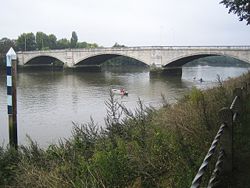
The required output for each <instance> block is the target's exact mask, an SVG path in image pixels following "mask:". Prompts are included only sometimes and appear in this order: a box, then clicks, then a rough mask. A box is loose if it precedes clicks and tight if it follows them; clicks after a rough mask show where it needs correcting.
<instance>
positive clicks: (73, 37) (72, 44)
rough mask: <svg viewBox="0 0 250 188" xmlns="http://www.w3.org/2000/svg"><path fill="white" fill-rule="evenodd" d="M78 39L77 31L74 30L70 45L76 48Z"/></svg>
mask: <svg viewBox="0 0 250 188" xmlns="http://www.w3.org/2000/svg"><path fill="white" fill-rule="evenodd" d="M77 41H78V37H77V34H76V32H75V31H73V32H72V36H71V39H70V47H71V48H76V44H77Z"/></svg>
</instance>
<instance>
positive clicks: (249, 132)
mask: <svg viewBox="0 0 250 188" xmlns="http://www.w3.org/2000/svg"><path fill="white" fill-rule="evenodd" d="M249 99H250V96H248V97H247V102H246V104H245V108H246V113H244V114H243V115H242V116H241V121H240V122H237V123H236V124H235V126H234V133H235V134H234V153H233V156H234V159H233V180H234V181H233V183H234V184H233V187H236V188H245V187H248V186H249V185H250V160H249V159H250V149H249V148H250V101H249Z"/></svg>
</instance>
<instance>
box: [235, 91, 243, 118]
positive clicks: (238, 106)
mask: <svg viewBox="0 0 250 188" xmlns="http://www.w3.org/2000/svg"><path fill="white" fill-rule="evenodd" d="M236 96H237V97H238V100H237V101H236V103H235V106H234V108H233V111H234V112H235V113H237V114H238V115H239V114H241V112H242V100H243V94H242V89H241V88H235V89H234V90H233V97H234V98H235V97H236Z"/></svg>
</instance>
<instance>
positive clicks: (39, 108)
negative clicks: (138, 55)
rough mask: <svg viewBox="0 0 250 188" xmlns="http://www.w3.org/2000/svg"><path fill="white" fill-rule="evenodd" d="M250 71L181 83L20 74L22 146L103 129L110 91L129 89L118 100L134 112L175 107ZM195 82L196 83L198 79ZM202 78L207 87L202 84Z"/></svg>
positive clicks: (2, 79)
mask: <svg viewBox="0 0 250 188" xmlns="http://www.w3.org/2000/svg"><path fill="white" fill-rule="evenodd" d="M248 70H249V69H248V68H239V67H210V66H197V67H183V73H182V78H166V77H159V76H153V77H152V76H150V74H149V72H148V70H144V69H136V70H134V69H128V68H125V69H122V70H121V69H116V70H112V71H111V70H106V71H103V72H100V73H86V72H63V71H58V72H53V71H28V72H27V71H25V72H19V73H18V78H17V79H18V80H17V113H18V114H17V119H18V140H19V144H26V143H27V137H26V135H29V136H30V137H31V138H32V139H33V140H35V141H36V142H37V143H38V144H39V145H40V146H42V147H46V146H47V145H48V144H50V143H57V142H58V139H59V138H69V136H70V135H71V131H72V127H73V123H72V122H76V123H86V122H89V121H90V117H92V118H93V119H94V121H95V122H96V123H98V125H99V126H105V125H104V117H105V116H106V106H105V101H107V100H108V99H109V89H110V88H125V89H126V90H128V92H129V94H128V96H124V97H121V96H116V97H117V99H118V100H119V101H120V102H121V103H123V104H124V105H125V106H127V107H128V108H130V109H134V108H135V107H136V105H137V102H138V99H139V98H140V99H141V100H142V102H143V103H144V104H145V105H151V106H154V107H158V106H160V105H161V99H162V97H161V94H163V95H164V96H165V97H166V99H167V100H168V101H169V102H170V103H173V102H176V100H178V99H179V98H180V97H182V96H183V95H184V94H185V93H187V92H188V91H189V90H190V89H191V88H192V87H193V86H196V87H198V88H202V89H205V88H207V87H211V86H214V85H216V84H217V82H216V80H217V75H220V77H221V78H222V79H223V80H226V79H228V78H229V77H237V76H239V75H241V74H242V73H244V72H247V71H248ZM194 77H195V78H196V79H194ZM199 78H202V79H203V80H204V82H202V83H201V82H199V81H198V79H199ZM7 118H8V116H7V96H6V75H5V73H1V75H0V122H1V125H0V144H2V145H6V144H7V143H8V122H7Z"/></svg>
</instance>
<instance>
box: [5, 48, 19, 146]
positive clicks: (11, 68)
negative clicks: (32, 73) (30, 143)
mask: <svg viewBox="0 0 250 188" xmlns="http://www.w3.org/2000/svg"><path fill="white" fill-rule="evenodd" d="M6 59H7V99H8V119H9V143H10V146H11V147H14V148H15V149H17V146H18V140H17V100H16V74H17V61H16V53H15V51H14V50H13V48H10V50H9V51H8V53H7V54H6Z"/></svg>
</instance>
